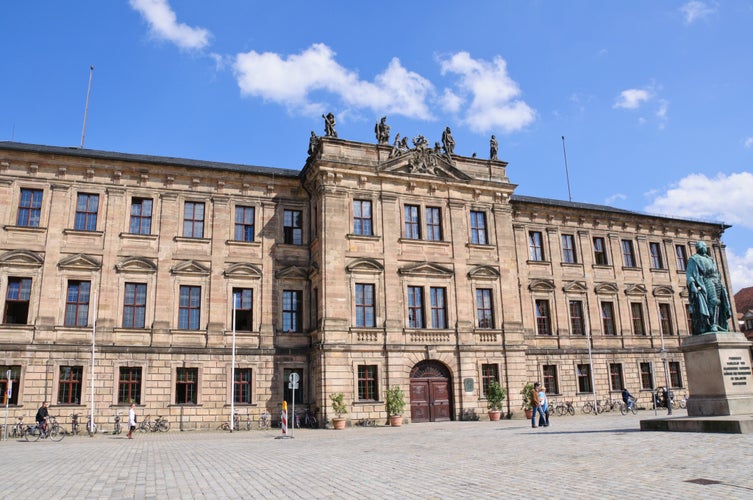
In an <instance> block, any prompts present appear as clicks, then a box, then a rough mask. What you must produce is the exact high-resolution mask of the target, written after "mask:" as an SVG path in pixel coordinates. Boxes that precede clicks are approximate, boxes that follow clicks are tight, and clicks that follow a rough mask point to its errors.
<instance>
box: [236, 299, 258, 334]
mask: <svg viewBox="0 0 753 500" xmlns="http://www.w3.org/2000/svg"><path fill="white" fill-rule="evenodd" d="M233 301H234V304H235V329H236V330H239V331H241V332H250V331H252V330H253V324H254V323H253V321H254V291H253V290H252V289H251V288H233Z"/></svg>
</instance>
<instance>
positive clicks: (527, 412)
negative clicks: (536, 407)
mask: <svg viewBox="0 0 753 500" xmlns="http://www.w3.org/2000/svg"><path fill="white" fill-rule="evenodd" d="M531 417H533V410H526V418H527V419H528V420H531Z"/></svg>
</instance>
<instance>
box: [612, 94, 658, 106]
mask: <svg viewBox="0 0 753 500" xmlns="http://www.w3.org/2000/svg"><path fill="white" fill-rule="evenodd" d="M652 97H653V93H652V92H651V91H649V90H645V89H627V90H623V91H622V92H620V95H619V96H618V97H617V99H616V100H615V103H614V106H613V107H614V108H623V109H638V108H639V107H640V106H641V104H643V103H644V102H648V101H649V100H650V99H651V98H652Z"/></svg>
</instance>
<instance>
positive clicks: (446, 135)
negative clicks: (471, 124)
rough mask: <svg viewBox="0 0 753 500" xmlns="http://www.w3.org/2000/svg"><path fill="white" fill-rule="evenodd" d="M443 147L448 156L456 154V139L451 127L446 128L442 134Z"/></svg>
mask: <svg viewBox="0 0 753 500" xmlns="http://www.w3.org/2000/svg"><path fill="white" fill-rule="evenodd" d="M442 147H443V148H444V152H445V153H446V154H447V155H451V154H453V153H454V152H455V139H453V137H452V131H451V130H450V127H445V129H444V132H442Z"/></svg>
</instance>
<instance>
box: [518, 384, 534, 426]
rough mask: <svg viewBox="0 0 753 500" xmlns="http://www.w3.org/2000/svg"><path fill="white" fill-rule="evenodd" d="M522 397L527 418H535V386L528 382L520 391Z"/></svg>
mask: <svg viewBox="0 0 753 500" xmlns="http://www.w3.org/2000/svg"><path fill="white" fill-rule="evenodd" d="M520 395H521V396H523V405H522V408H523V409H524V410H525V412H526V418H528V419H530V418H531V417H532V416H533V384H532V383H531V382H526V385H524V386H523V388H522V389H521V390H520Z"/></svg>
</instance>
